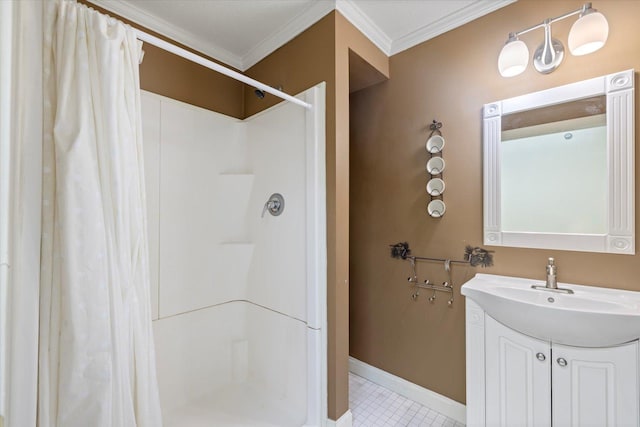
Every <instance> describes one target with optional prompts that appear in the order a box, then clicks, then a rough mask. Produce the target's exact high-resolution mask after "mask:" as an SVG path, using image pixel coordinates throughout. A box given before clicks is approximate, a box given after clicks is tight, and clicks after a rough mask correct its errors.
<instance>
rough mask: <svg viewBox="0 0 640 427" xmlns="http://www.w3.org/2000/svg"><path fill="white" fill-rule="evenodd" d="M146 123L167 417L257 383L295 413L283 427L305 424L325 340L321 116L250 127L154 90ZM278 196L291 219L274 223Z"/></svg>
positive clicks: (286, 117) (288, 110) (268, 117)
mask: <svg viewBox="0 0 640 427" xmlns="http://www.w3.org/2000/svg"><path fill="white" fill-rule="evenodd" d="M142 113H143V126H144V142H145V146H144V148H145V168H146V170H145V175H146V178H147V205H148V216H149V220H148V227H149V242H150V259H151V262H150V264H151V269H152V276H151V277H152V298H153V300H152V304H153V308H154V319H156V320H155V322H154V334H155V339H156V355H157V364H158V377H159V378H158V379H159V384H160V397H161V403H162V407H163V413H164V414H165V417H166V418H168V419H170V418H171V417H172V416H171V414H172V413H179V412H180V411H182V412H181V413H182V414H183V415H181V417H182V418H183V420H182V421H181V422H183V423H184V413H185V411H184V408H185V405H186V406H187V407H188V405H190V404H192V403H193V402H197V401H202V400H203V399H204V401H206V399H207V396H210V398H211V399H218V398H216V397H215V396H216V393H219V392H220V390H223V389H225V388H229V387H234V386H238V385H239V384H251V387H252V389H259V390H262V391H264V392H265V393H267V394H268V395H269V396H270V399H272V401H273V402H276V404H277V405H278V406H281V410H282V412H283V413H286V417H285V418H283V419H282V420H280V421H273V422H274V423H275V424H274V425H278V423H280V422H283V423H284V422H285V421H286V423H287V424H286V425H292V426H293V425H296V426H300V425H303V424H305V422H306V421H307V418H308V415H307V410H308V399H309V396H308V394H307V390H308V388H312V387H313V388H317V387H318V384H317V378H310V375H309V371H308V370H309V366H310V363H309V357H308V356H310V354H308V348H312V349H314V351H315V350H319V348H318V342H320V336H321V335H320V333H321V330H320V327H319V326H318V325H317V320H313V321H311V322H307V306H308V305H309V298H308V297H312V296H313V295H312V294H313V292H311V293H309V295H308V292H307V285H308V283H309V280H308V261H309V260H308V255H309V251H308V247H307V243H308V242H307V238H308V237H309V236H308V234H309V233H308V229H309V224H308V215H307V214H308V212H307V209H308V207H309V206H313V204H311V205H310V204H309V198H308V196H309V194H308V189H309V188H308V187H309V182H308V181H309V170H308V168H309V160H308V159H309V156H308V154H309V153H307V150H308V149H309V147H308V146H307V144H306V143H305V140H307V138H308V136H309V135H308V131H309V129H308V127H309V120H308V119H309V116H308V114H309V113H308V112H306V111H305V110H304V109H303V108H300V107H299V106H296V105H292V104H289V103H282V104H280V105H278V106H276V107H273V108H271V109H269V110H267V111H265V112H263V113H260V114H258V115H256V116H253V117H251V118H249V119H247V120H244V121H240V120H237V119H233V118H230V117H227V116H223V115H220V114H217V113H213V112H211V111H208V110H204V109H200V108H197V107H194V106H191V105H188V104H184V103H181V102H177V101H174V100H171V99H168V98H165V97H161V96H158V95H155V94H151V93H147V92H143V94H142ZM275 192H278V193H281V194H282V195H283V196H284V198H285V209H284V212H283V214H282V215H280V216H278V217H274V216H271V215H270V214H268V213H267V214H265V215H264V217H263V218H262V217H261V213H262V208H263V206H264V203H265V202H266V201H267V199H268V197H269V196H270V195H271V194H272V193H275ZM323 209H324V208H323ZM312 315H314V316H315V314H314V313H312ZM309 323H310V324H311V327H309V326H310V325H309ZM309 346H310V347H309ZM314 363H315V362H314ZM311 377H313V375H311ZM229 393H231V392H229ZM311 400H312V401H313V399H311ZM205 406H206V405H205ZM180 408H182V409H180ZM313 411H315V412H317V411H318V408H315V409H314V410H313ZM313 411H311V412H313ZM191 412H193V411H191ZM265 417H266V416H265ZM212 421H213V420H212ZM184 425H188V424H184ZM194 425H195V424H194ZM261 425H262V424H261ZM264 425H271V424H264ZM282 425H285V424H282Z"/></svg>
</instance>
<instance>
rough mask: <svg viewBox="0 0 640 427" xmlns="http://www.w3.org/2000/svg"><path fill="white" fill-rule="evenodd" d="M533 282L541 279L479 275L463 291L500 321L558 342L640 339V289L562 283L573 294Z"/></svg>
mask: <svg viewBox="0 0 640 427" xmlns="http://www.w3.org/2000/svg"><path fill="white" fill-rule="evenodd" d="M531 285H544V282H541V281H539V280H531V279H522V278H516V277H507V276H496V275H492V274H476V276H475V277H474V278H473V279H471V280H470V281H468V282H467V283H466V284H464V285H463V286H462V289H461V292H462V295H464V296H466V297H467V298H470V299H471V300H473V301H474V302H475V303H476V304H478V305H479V306H480V307H481V308H482V309H483V310H484V311H485V312H486V313H487V314H488V315H489V316H491V317H493V318H494V319H496V320H497V321H498V322H500V323H502V324H504V325H505V326H508V327H510V328H512V329H515V330H516V331H519V332H522V333H523V334H526V335H529V336H532V337H535V338H539V339H542V340H545V341H553V342H554V343H559V344H566V345H573V346H581V347H606V346H612V345H617V344H622V343H625V342H628V341H632V340H635V339H638V338H640V292H632V291H623V290H618V289H608V288H599V287H596V286H581V285H573V284H566V283H558V287H559V288H569V289H571V290H573V292H574V293H573V294H562V293H556V292H549V291H545V290H540V289H532V288H531Z"/></svg>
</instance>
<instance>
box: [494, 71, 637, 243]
mask: <svg viewBox="0 0 640 427" xmlns="http://www.w3.org/2000/svg"><path fill="white" fill-rule="evenodd" d="M634 117H635V116H634V70H627V71H623V72H620V73H615V74H610V75H606V76H602V77H597V78H594V79H589V80H584V81H581V82H577V83H572V84H568V85H565V86H559V87H556V88H552V89H548V90H544V91H540V92H534V93H530V94H526V95H522V96H518V97H515V98H509V99H504V100H502V101H497V102H492V103H490V104H485V106H484V126H483V149H484V152H483V157H484V165H483V166H484V170H483V175H484V176H483V180H484V198H483V202H484V244H485V245H493V246H513V247H525V248H541V249H561V250H574V251H588V252H608V253H617V254H634V253H635V223H634V222H635V209H634V207H635V202H634V184H635V172H634V158H635V154H634V145H635V137H634Z"/></svg>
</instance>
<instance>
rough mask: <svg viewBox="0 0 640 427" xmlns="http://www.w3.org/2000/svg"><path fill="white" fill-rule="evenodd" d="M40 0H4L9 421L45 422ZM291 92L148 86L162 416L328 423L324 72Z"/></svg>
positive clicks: (171, 420)
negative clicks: (237, 94) (231, 104)
mask: <svg viewBox="0 0 640 427" xmlns="http://www.w3.org/2000/svg"><path fill="white" fill-rule="evenodd" d="M43 4H45V3H43V2H37V1H33V2H0V12H1V13H0V24H2V25H0V46H2V47H3V52H5V53H6V55H5V56H6V58H5V59H6V60H3V61H2V63H0V106H2V108H0V124H1V125H2V126H0V166H1V167H0V425H1V424H2V423H3V417H4V422H5V425H10V426H12V427H13V426H14V425H15V426H25V427H26V426H34V425H37V420H36V413H37V392H38V382H37V380H38V378H37V375H38V338H39V334H40V331H39V317H38V312H39V310H38V306H39V295H38V292H39V286H40V285H39V276H38V271H39V268H37V266H38V265H39V264H40V262H41V260H40V253H41V251H40V249H41V237H42V234H41V228H40V225H41V220H42V218H41V207H42V205H43V203H44V202H43V199H42V190H43V188H42V182H43V180H42V176H43V165H42V147H43V128H42V122H43V111H42V104H43V102H42V101H43V99H44V96H43V92H44V91H45V90H46V88H43V86H41V81H42V70H43V64H42V56H43V55H42V53H43V47H42V42H43V29H42V22H41V20H42V16H43V10H42V8H43ZM18 29H19V31H18ZM18 35H19V37H18ZM141 37H142V36H141ZM146 41H147V40H145V42H146ZM152 41H153V40H152ZM152 44H153V43H152ZM27 46H28V48H27ZM163 48H164V46H163ZM169 48H170V46H169V47H167V49H168V50H170V49H169ZM178 50H179V49H178ZM178 53H179V52H178ZM184 55H185V57H187V56H189V55H190V56H189V57H188V59H190V60H194V61H196V62H198V63H200V64H201V65H205V66H208V62H210V61H206V60H204V59H202V58H200V59H198V57H196V56H195V55H193V54H189V55H187V54H186V53H185V54H184ZM227 71H229V70H227ZM229 72H230V73H231V74H233V73H235V72H232V71H229ZM236 74H237V73H236ZM17 76H20V79H18V78H17ZM234 78H235V77H234ZM243 79H245V80H246V77H244V76H242V78H240V80H243ZM257 83H259V82H257ZM263 86H265V85H262V84H259V87H263ZM269 90H271V92H273V90H272V88H269ZM276 92H277V91H276ZM283 95H284V94H283ZM284 97H285V98H288V99H289V101H291V102H282V103H280V104H278V105H276V106H274V107H272V108H270V109H268V110H266V111H263V112H261V113H259V114H256V115H255V116H252V117H249V118H247V119H246V120H238V119H235V118H231V117H227V116H223V115H221V114H217V113H214V112H211V111H208V110H204V109H201V108H197V107H194V106H191V105H188V104H184V103H181V102H178V101H175V100H172V99H169V98H165V97H161V96H159V95H156V94H152V93H147V92H143V93H142V96H141V98H142V100H141V102H142V125H143V137H144V169H145V170H144V175H145V181H146V203H147V210H148V219H147V229H148V239H149V260H150V263H149V264H150V273H151V299H152V301H151V304H152V307H153V333H154V339H155V354H156V365H157V375H158V383H159V389H160V390H159V391H160V402H161V407H162V414H163V424H164V425H165V426H166V427H173V426H181V427H196V426H212V425H215V426H246V427H249V426H251V427H267V426H273V427H276V426H277V427H286V426H292V427H293V426H295V427H300V426H321V425H324V424H325V420H326V416H327V385H326V379H327V373H326V371H327V369H326V356H327V349H326V342H327V339H326V333H327V331H326V218H325V215H326V206H325V203H326V195H325V84H324V83H321V84H319V85H317V86H315V87H313V88H310V89H308V90H306V91H305V92H303V93H301V94H299V95H297V96H296V99H293V98H291V97H290V96H286V95H285V96H284ZM15 135H19V138H18V137H14V136H15ZM274 193H278V194H280V195H281V196H282V198H283V202H282V203H281V204H280V208H281V209H280V212H279V215H272V212H270V211H272V210H274V209H268V208H270V207H271V208H274V207H275V206H274V205H273V204H271V205H266V203H267V202H268V201H269V200H270V198H271V196H272V195H273V194H274ZM265 207H267V209H266V210H265ZM34 266H36V267H34ZM14 283H15V284H17V285H19V286H12V284H14ZM44 322H45V323H44V324H46V319H45V320H44Z"/></svg>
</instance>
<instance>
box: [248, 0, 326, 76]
mask: <svg viewBox="0 0 640 427" xmlns="http://www.w3.org/2000/svg"><path fill="white" fill-rule="evenodd" d="M333 9H335V1H333V0H332V1H314V2H313V3H312V4H311V7H309V8H308V9H307V10H305V11H304V12H303V13H301V14H300V15H298V16H296V17H295V18H294V19H292V20H291V21H289V23H287V25H285V26H284V27H282V28H281V29H279V30H278V31H276V32H275V33H273V34H271V35H270V36H269V37H267V38H266V39H264V40H263V41H261V42H260V43H259V44H257V45H256V46H255V47H253V48H251V50H249V51H248V52H247V53H246V54H244V55H243V57H242V68H241V70H242V71H245V70H247V69H249V68H250V67H252V66H253V65H255V64H257V63H258V62H260V61H261V60H262V59H264V58H266V57H267V56H268V55H269V54H271V53H272V52H273V51H275V50H276V49H278V48H279V47H281V46H283V45H285V44H286V43H287V42H289V41H290V40H292V39H293V38H295V37H296V36H298V35H299V34H301V33H302V32H304V31H305V30H306V29H307V28H309V27H310V26H312V25H313V24H315V23H316V22H318V21H319V20H320V19H322V18H323V17H324V16H325V15H326V14H327V13H329V12H331V11H332V10H333Z"/></svg>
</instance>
